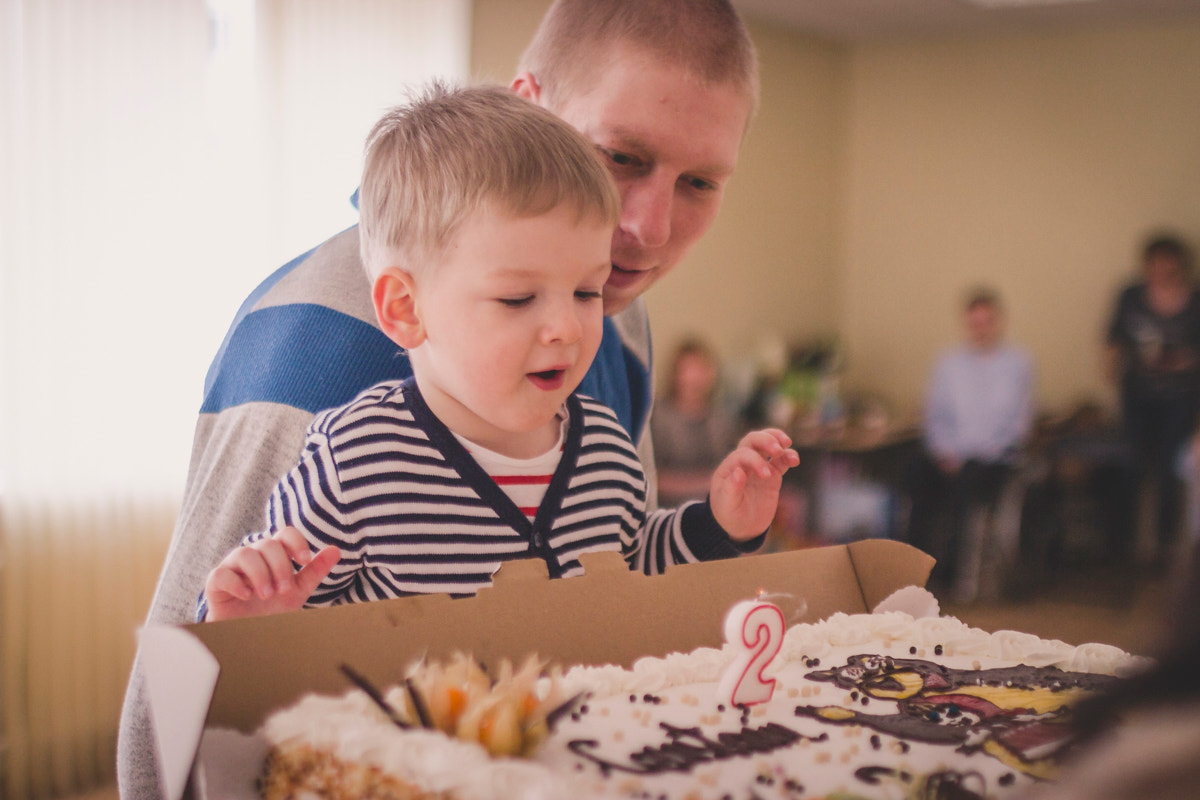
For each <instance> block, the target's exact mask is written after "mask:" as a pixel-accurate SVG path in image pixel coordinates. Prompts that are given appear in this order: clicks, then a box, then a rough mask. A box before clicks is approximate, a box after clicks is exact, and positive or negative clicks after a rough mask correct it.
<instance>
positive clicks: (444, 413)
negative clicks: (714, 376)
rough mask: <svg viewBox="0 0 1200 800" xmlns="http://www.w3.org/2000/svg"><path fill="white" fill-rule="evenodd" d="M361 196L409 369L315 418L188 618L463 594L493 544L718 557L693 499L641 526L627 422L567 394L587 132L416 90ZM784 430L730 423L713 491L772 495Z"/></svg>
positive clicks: (571, 382)
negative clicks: (672, 515) (725, 466)
mask: <svg viewBox="0 0 1200 800" xmlns="http://www.w3.org/2000/svg"><path fill="white" fill-rule="evenodd" d="M360 213H361V217H362V221H361V240H362V245H361V246H362V254H363V263H364V264H365V265H366V268H367V270H368V272H369V274H370V276H371V278H372V281H373V292H372V299H373V302H374V307H375V311H376V315H377V317H378V319H379V323H380V326H381V327H382V329H383V331H384V332H385V333H386V334H387V335H388V336H389V338H391V339H392V341H394V342H395V343H396V344H397V345H399V346H400V347H402V348H404V350H405V351H406V352H407V354H408V357H409V359H410V360H411V363H412V368H413V378H411V379H409V380H406V381H389V382H384V383H381V384H377V385H376V386H374V387H372V388H370V389H368V390H366V391H365V392H363V393H362V394H361V395H359V396H358V397H357V398H356V399H355V400H353V401H352V402H350V403H349V404H347V405H345V406H341V407H339V408H335V409H331V410H329V411H326V412H323V413H321V414H319V415H318V416H317V417H316V419H315V420H314V421H313V423H312V425H311V426H310V428H309V432H308V436H307V440H306V442H305V446H304V449H303V451H302V454H301V458H300V462H299V463H298V464H297V465H296V466H295V467H294V468H293V469H292V470H291V472H290V473H289V474H288V475H287V476H286V477H285V478H284V479H283V480H282V481H281V482H280V483H279V484H278V486H277V487H276V489H275V491H274V492H273V494H272V497H271V501H270V505H269V509H268V514H269V522H270V530H269V531H267V532H264V533H260V534H254V535H252V536H250V537H248V538H247V540H246V541H245V542H244V543H243V546H241V547H239V548H237V549H236V550H235V551H234V552H233V553H231V554H230V555H229V556H228V557H226V558H225V559H224V560H223V561H222V562H221V564H220V565H219V566H218V567H217V568H216V569H214V570H213V571H212V572H211V573H210V575H209V578H208V581H207V583H206V586H205V596H204V599H203V601H202V604H201V610H200V616H201V618H207V619H210V620H217V619H227V618H231V617H236V616H247V615H254V614H264V613H273V612H276V611H284V610H290V609H293V608H298V607H300V606H301V605H304V604H307V605H328V604H332V603H337V602H347V601H350V602H361V601H367V600H375V599H381V598H385V597H395V596H400V595H405V594H413V593H425V592H450V593H455V594H469V593H473V592H475V591H476V590H478V589H479V588H480V587H482V586H486V585H488V584H490V582H491V576H492V574H493V573H494V572H495V570H496V569H497V568H499V566H500V564H501V563H502V562H503V561H505V560H507V559H511V558H523V557H530V556H536V557H541V558H543V559H545V561H546V563H547V565H548V566H549V569H550V574H551V575H552V576H554V577H560V576H569V575H574V574H578V573H579V572H581V571H582V570H581V567H580V565H579V561H578V557H579V555H580V554H581V553H584V552H589V551H594V550H609V549H614V550H615V549H620V550H621V551H622V553H623V554H624V556H625V558H626V560H627V561H629V563H630V565H631V567H633V568H636V569H639V570H642V571H644V572H646V573H650V574H653V573H656V572H659V571H661V570H662V569H664V568H665V567H666V566H667V565H669V564H671V563H676V562H680V561H695V560H699V557H698V556H697V555H696V553H695V552H693V548H690V547H688V546H687V543H699V544H701V545H704V546H703V547H697V548H694V549H695V550H700V551H701V552H702V553H703V554H705V555H707V554H708V553H711V552H712V551H713V550H714V549H719V548H720V547H730V546H732V548H733V550H732V551H731V553H730V554H733V552H736V550H737V549H738V545H737V543H736V542H733V543H731V542H730V539H731V538H732V537H730V535H729V534H727V533H726V532H725V531H723V530H722V529H721V528H720V526H718V525H717V524H716V522H715V518H714V517H713V515H712V513H711V511H706V510H707V505H706V504H701V505H699V506H698V507H697V510H698V511H699V512H701V513H691V514H687V515H679V517H680V520H681V521H676V522H675V524H672V525H664V524H655V520H654V518H653V517H652V518H651V520H650V521H647V517H646V495H645V479H644V476H643V474H642V470H641V466H640V462H639V460H638V456H637V452H636V450H635V449H634V447H633V445H632V443H631V442H630V440H629V437H628V434H627V433H626V432H625V431H624V429H623V428H622V427H621V426H620V425H619V423H618V422H617V420H616V417H615V416H614V415H613V413H612V412H611V411H610V410H609V409H607V408H606V407H605V406H603V405H601V404H600V403H597V402H596V401H594V400H591V399H588V398H585V397H582V396H580V395H576V394H574V390H575V388H576V387H577V386H578V384H579V382H580V380H582V378H583V376H584V374H585V373H586V372H587V370H588V368H589V366H590V365H591V362H592V359H593V357H594V356H595V354H596V351H597V349H598V348H599V346H600V339H601V336H602V320H603V305H602V294H601V292H602V290H603V288H604V285H605V281H606V280H607V278H608V275H609V271H610V269H611V260H610V244H611V239H612V234H613V230H614V229H615V227H616V225H617V222H618V219H619V215H620V201H619V198H618V195H617V192H616V187H615V185H614V183H613V181H612V178H611V176H610V174H609V172H608V170H607V168H606V167H605V165H604V164H603V162H601V161H600V159H599V158H598V156H597V154H596V152H595V150H594V148H593V147H592V145H591V144H590V143H589V142H588V141H587V139H585V138H584V137H583V136H582V135H581V134H579V133H578V132H576V131H575V129H574V128H572V127H571V126H569V125H568V124H566V123H565V122H562V121H561V120H559V119H558V118H557V117H555V116H554V115H553V114H551V113H550V112H548V111H545V110H543V109H541V108H539V107H537V106H535V105H533V104H532V103H529V102H528V101H526V100H523V99H521V98H519V97H517V96H516V95H514V94H512V93H510V92H508V91H507V90H505V89H503V88H501V87H477V88H472V89H461V90H456V91H450V90H446V89H444V88H441V87H438V86H434V87H432V88H431V89H429V90H428V91H427V92H426V93H425V95H424V96H422V97H420V98H418V99H417V100H415V101H414V102H413V103H412V104H410V105H409V106H407V107H404V108H400V109H395V110H393V111H392V112H389V113H388V114H387V115H385V117H384V118H383V119H382V120H381V121H380V122H379V123H378V124H377V125H376V127H375V129H374V130H373V131H372V133H371V135H370V136H369V137H368V141H367V155H366V163H365V167H364V172H363V180H362V185H361V192H360ZM788 444H789V442H788V441H787V439H786V437H784V436H783V435H782V434H780V433H778V432H770V431H761V432H757V433H755V434H751V435H749V436H748V437H747V438H746V439H744V440H743V443H742V445H741V446H740V448H739V453H740V458H739V459H735V465H734V467H733V468H732V469H729V470H728V471H727V472H726V473H725V475H724V477H723V479H722V481H721V489H720V491H718V492H717V493H716V494H717V495H720V496H721V500H720V501H719V502H723V503H732V504H733V505H734V506H736V505H737V504H739V503H751V504H761V503H762V502H772V503H773V502H774V499H775V498H776V497H777V495H778V490H779V484H780V480H781V477H782V475H783V473H784V472H785V471H786V470H787V469H788V468H789V467H791V466H794V465H795V464H796V463H797V462H798V457H797V456H796V454H795V452H794V451H791V450H788V449H786V448H787V445H788ZM680 525H682V526H684V527H686V528H688V530H687V531H682V532H681V531H676V530H673V528H675V527H678V526H680ZM739 538H743V539H752V538H754V533H753V532H752V533H750V534H748V535H743V536H741V537H739ZM314 553H315V555H313V554H314ZM294 564H298V565H301V569H300V570H299V571H298V572H297V571H296V569H295V566H294Z"/></svg>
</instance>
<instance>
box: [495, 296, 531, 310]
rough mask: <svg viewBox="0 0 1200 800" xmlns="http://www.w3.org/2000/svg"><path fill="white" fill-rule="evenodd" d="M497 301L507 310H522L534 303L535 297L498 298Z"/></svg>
mask: <svg viewBox="0 0 1200 800" xmlns="http://www.w3.org/2000/svg"><path fill="white" fill-rule="evenodd" d="M496 299H497V300H498V301H499V302H500V305H502V306H504V307H505V308H521V307H522V306H527V305H529V304H530V303H532V302H533V295H531V294H530V295H525V296H524V297H498V298H496Z"/></svg>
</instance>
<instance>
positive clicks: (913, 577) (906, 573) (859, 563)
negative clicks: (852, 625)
mask: <svg viewBox="0 0 1200 800" xmlns="http://www.w3.org/2000/svg"><path fill="white" fill-rule="evenodd" d="M846 547H847V549H848V550H849V551H850V560H851V561H852V562H853V563H854V574H855V575H856V576H857V577H858V585H859V586H860V587H861V588H862V604H863V610H864V611H870V610H872V609H873V608H875V606H877V605H879V604H880V603H881V602H883V601H884V600H885V599H887V597H888V595H890V594H891V593H892V592H894V591H896V590H897V589H900V588H903V587H905V586H924V585H925V582H926V581H927V580H929V573H930V571H931V570H932V569H933V565H934V563H935V559H934V558H933V556H930V555H927V554H926V553H923V552H922V551H920V550H917V549H916V548H915V547H913V546H912V545H908V544H904V543H903V542H896V541H893V540H891V539H863V540H861V541H857V542H851V543H850V544H848V545H847V546H846Z"/></svg>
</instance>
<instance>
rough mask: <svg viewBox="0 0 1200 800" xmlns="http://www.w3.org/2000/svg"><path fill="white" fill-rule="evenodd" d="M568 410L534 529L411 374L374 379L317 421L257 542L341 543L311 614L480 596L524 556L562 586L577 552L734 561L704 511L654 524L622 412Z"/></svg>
mask: <svg viewBox="0 0 1200 800" xmlns="http://www.w3.org/2000/svg"><path fill="white" fill-rule="evenodd" d="M567 412H568V424H567V432H566V435H565V437H564V441H563V452H562V457H561V459H560V461H559V465H558V468H557V470H556V471H555V473H554V476H553V478H552V479H551V482H550V485H549V487H548V488H547V490H546V495H545V497H544V499H543V501H542V504H541V506H540V507H539V509H538V511H537V514H536V516H535V517H534V519H533V521H532V522H531V521H530V519H529V518H528V517H527V516H526V515H525V514H524V513H523V512H522V511H521V510H520V509H519V508H518V507H517V506H516V505H515V504H514V503H513V501H512V500H511V499H510V498H509V497H508V495H507V494H505V492H504V490H503V489H502V488H500V487H499V486H498V485H497V484H496V482H495V481H494V480H492V479H491V477H489V476H488V474H487V473H486V472H485V471H484V470H483V468H482V467H481V466H480V465H479V463H478V462H477V461H475V459H473V458H472V457H471V456H470V455H469V454H468V453H467V451H466V450H465V449H464V447H463V445H462V444H461V443H460V442H459V441H458V440H457V439H456V438H455V436H454V435H453V434H452V433H451V432H450V431H449V430H448V429H447V428H446V427H445V425H443V424H442V422H441V421H440V420H438V418H437V417H436V416H434V414H433V413H432V412H431V411H430V410H429V407H428V406H427V405H426V404H425V401H424V399H423V398H422V397H421V393H420V391H419V390H418V389H417V386H416V383H415V382H414V381H413V380H412V379H408V380H405V381H388V382H384V383H380V384H377V385H376V386H374V387H372V388H370V389H368V390H366V391H365V392H363V393H362V394H361V395H359V396H358V397H357V398H355V399H354V400H353V401H352V402H350V403H349V404H347V405H345V406H342V407H339V408H335V409H330V410H328V411H325V412H322V413H321V414H318V415H317V417H316V418H315V419H314V420H313V422H312V425H311V426H310V427H309V430H308V436H307V439H306V443H305V447H304V450H303V452H302V454H301V458H300V462H299V463H298V464H297V465H296V466H295V467H294V468H293V469H292V470H291V472H289V473H288V475H287V476H285V477H284V478H283V480H281V481H280V482H279V484H278V485H277V486H276V488H275V491H274V492H273V493H272V495H271V500H270V505H269V521H270V530H269V531H267V532H265V533H260V534H255V535H252V536H250V537H247V539H246V542H251V541H255V540H257V539H259V538H262V537H263V536H266V535H269V534H270V533H273V532H275V531H278V530H280V529H282V528H284V527H287V526H294V527H296V528H299V529H300V530H301V531H303V532H304V535H305V536H306V538H308V540H309V542H310V544H311V545H312V547H313V549H314V551H315V550H318V549H320V548H321V547H324V546H326V545H329V544H334V545H337V546H338V547H339V548H340V549H341V551H342V559H341V561H340V562H339V563H338V565H337V566H336V567H335V568H334V570H333V571H332V572H331V573H330V575H329V576H328V578H326V580H325V582H324V583H323V584H322V585H321V586H320V587H319V588H318V589H317V591H316V592H315V593H314V594H313V596H312V597H311V598H310V599H309V603H308V605H310V606H323V605H331V604H335V603H340V602H363V601H368V600H378V599H383V598H389V597H399V596H403V595H408V594H419V593H433V592H447V593H451V594H472V593H474V592H475V591H477V590H478V589H479V588H481V587H483V586H488V585H490V584H491V581H492V574H493V573H494V572H495V571H496V570H497V569H498V568H499V567H500V565H501V564H502V563H503V562H504V561H506V560H509V559H513V558H529V557H540V558H542V559H544V560H545V562H546V564H547V566H548V567H549V572H550V575H551V576H552V577H562V576H570V575H577V574H580V573H582V568H581V567H580V564H579V560H578V559H579V555H580V554H581V553H586V552H592V551H597V550H616V549H620V551H621V552H622V554H623V555H624V556H625V559H626V560H627V561H628V562H629V564H630V566H631V567H632V568H634V569H638V570H640V571H642V572H645V573H646V574H656V573H658V572H661V571H662V570H664V569H665V568H666V567H667V566H669V565H670V564H673V563H679V562H693V561H698V560H701V558H712V557H721V556H722V555H735V554H736V552H737V551H738V548H736V547H733V546H731V545H728V544H727V545H726V546H729V547H730V552H728V553H717V554H714V553H713V552H710V550H711V546H712V543H711V541H710V540H711V539H713V537H714V536H716V537H717V538H719V539H720V540H722V541H723V542H724V543H728V537H727V536H726V535H725V534H724V532H723V531H721V530H720V528H719V526H717V525H716V522H715V520H713V519H712V518H711V512H707V506H706V505H705V504H697V505H698V506H699V508H697V509H695V510H694V512H693V513H691V514H686V515H685V514H683V513H675V514H672V513H670V512H655V513H654V514H652V515H650V516H649V518H647V515H646V511H645V508H646V493H645V477H644V475H643V473H642V467H641V463H640V462H639V460H638V456H637V452H636V450H635V449H634V447H633V444H632V443H631V442H630V440H629V436H628V434H627V433H626V432H625V430H624V428H622V427H621V425H620V423H618V421H617V419H616V416H615V415H614V414H613V412H612V411H610V410H609V409H608V408H607V407H606V406H604V405H602V404H600V403H598V402H596V401H595V400H592V399H590V398H587V397H584V396H582V395H578V394H576V395H572V396H571V397H570V398H569V399H568V401H567ZM685 517H687V518H688V519H690V521H691V524H690V527H691V528H692V530H691V531H690V533H691V535H690V536H685V535H684V531H683V528H684V527H685V526H684V524H683V519H684V518H685ZM696 542H699V543H701V544H702V545H703V548H695V547H693V546H692V545H693V544H695V543H696ZM697 549H702V550H704V551H706V552H700V553H697V552H696V550H697Z"/></svg>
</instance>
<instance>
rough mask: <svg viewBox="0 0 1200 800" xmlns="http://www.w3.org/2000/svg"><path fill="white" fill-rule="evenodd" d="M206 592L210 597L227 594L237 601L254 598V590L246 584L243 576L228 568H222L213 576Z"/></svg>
mask: <svg viewBox="0 0 1200 800" xmlns="http://www.w3.org/2000/svg"><path fill="white" fill-rule="evenodd" d="M205 591H206V592H207V594H208V595H209V596H210V597H212V596H215V595H219V594H225V595H228V596H229V597H232V598H234V599H236V600H249V599H250V598H251V597H253V596H254V590H253V589H252V588H251V587H250V586H248V585H247V584H246V581H245V579H244V578H243V576H242V575H241V574H239V573H238V572H236V571H234V570H233V569H231V568H227V567H221V568H219V569H218V570H216V571H215V572H214V573H213V574H212V577H211V578H210V580H209V585H208V588H207V589H206V590H205Z"/></svg>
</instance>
